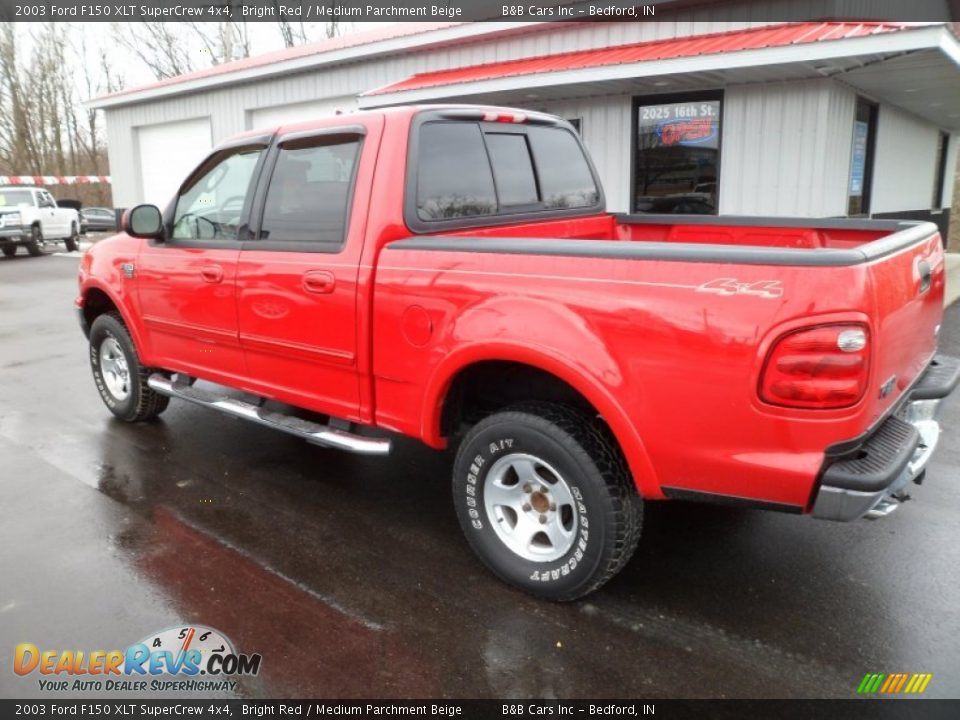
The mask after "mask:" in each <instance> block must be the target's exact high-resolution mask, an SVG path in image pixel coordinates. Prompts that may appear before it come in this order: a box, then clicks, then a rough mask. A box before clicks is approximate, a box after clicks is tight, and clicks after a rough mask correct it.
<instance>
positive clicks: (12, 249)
mask: <svg viewBox="0 0 960 720" xmlns="http://www.w3.org/2000/svg"><path fill="white" fill-rule="evenodd" d="M3 254H4V255H6V256H7V257H13V256H14V255H16V254H17V246H16V245H4V246H3Z"/></svg>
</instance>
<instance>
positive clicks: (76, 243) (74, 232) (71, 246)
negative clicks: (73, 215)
mask: <svg viewBox="0 0 960 720" xmlns="http://www.w3.org/2000/svg"><path fill="white" fill-rule="evenodd" d="M63 244H64V246H65V247H66V249H67V252H76V251H77V250H79V249H80V228H79V227H77V224H76V223H73V224H72V225H70V237H67V238H64V239H63Z"/></svg>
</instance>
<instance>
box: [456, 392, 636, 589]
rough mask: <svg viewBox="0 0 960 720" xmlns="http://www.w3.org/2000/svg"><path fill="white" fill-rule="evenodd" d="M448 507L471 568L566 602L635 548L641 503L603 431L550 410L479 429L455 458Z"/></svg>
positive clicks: (504, 415) (499, 417)
mask: <svg viewBox="0 0 960 720" xmlns="http://www.w3.org/2000/svg"><path fill="white" fill-rule="evenodd" d="M453 487H454V504H455V505H456V509H457V516H458V518H459V520H460V524H461V527H462V528H463V531H464V533H466V536H467V540H468V542H469V543H470V545H471V547H472V548H473V549H474V551H475V552H476V553H477V554H478V555H479V556H480V559H481V560H483V562H484V563H485V564H486V565H487V567H489V568H490V569H491V570H492V571H493V572H494V573H496V574H497V575H498V576H499V577H501V578H502V579H503V580H506V581H507V582H509V583H511V584H512V585H516V586H517V587H519V588H521V589H523V590H525V591H527V592H529V593H532V594H534V595H537V596H539V597H542V598H546V599H550V600H575V599H576V598H579V597H582V596H584V595H586V594H588V593H590V592H592V591H594V590H596V589H597V588H599V587H600V586H601V585H603V584H604V583H605V582H607V581H608V580H609V579H610V578H612V577H613V576H614V575H615V574H616V573H617V572H618V571H619V570H620V569H621V568H622V567H623V566H624V565H625V564H626V563H627V561H628V560H629V559H630V557H631V556H632V555H633V552H634V550H635V549H636V546H637V542H638V540H639V538H640V525H641V519H642V513H643V510H642V501H641V499H640V497H639V495H638V494H637V492H636V488H635V487H634V484H633V480H632V478H631V475H630V472H629V470H628V469H627V466H626V462H625V461H624V459H623V455H622V453H621V452H620V449H619V447H618V446H617V444H616V442H615V440H614V438H613V437H612V435H611V433H610V431H609V429H608V428H607V427H606V425H605V424H604V423H603V422H602V421H601V420H600V419H599V418H597V417H596V416H591V415H589V414H587V413H584V412H581V411H579V410H577V409H574V408H570V407H567V406H563V405H557V404H553V403H531V404H525V405H520V406H517V407H515V408H512V409H510V410H507V411H504V412H499V413H496V414H495V415H491V416H490V417H488V418H486V419H485V420H483V421H481V422H480V423H478V424H477V425H476V426H475V427H474V428H473V429H471V430H470V432H469V433H468V434H467V436H466V437H465V438H464V440H463V443H462V444H461V446H460V449H459V451H458V452H457V458H456V461H455V465H454V478H453Z"/></svg>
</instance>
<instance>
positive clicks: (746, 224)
mask: <svg viewBox="0 0 960 720" xmlns="http://www.w3.org/2000/svg"><path fill="white" fill-rule="evenodd" d="M909 225H910V223H905V222H902V221H897V220H863V219H856V218H854V219H824V220H815V219H810V218H802V219H794V218H745V217H733V216H726V217H713V216H689V215H687V216H682V217H677V216H673V215H611V214H604V215H592V216H589V217H582V218H572V219H571V218H568V219H563V220H553V221H546V222H544V221H536V222H530V223H518V224H511V225H501V226H492V227H486V228H473V229H465V230H460V231H456V232H452V233H451V232H447V233H443V234H444V235H458V236H467V237H501V238H507V237H509V238H517V237H527V238H558V239H570V240H573V239H582V240H623V241H630V242H658V243H662V242H668V243H695V244H703V245H738V246H753V247H771V248H792V249H816V248H831V249H838V250H846V249H851V248H855V247H859V246H861V245H865V244H867V243H870V242H873V241H874V240H878V239H880V238H882V237H885V236H887V235H890V234H892V233H895V232H897V231H899V230H904V229H906V228H907V227H909Z"/></svg>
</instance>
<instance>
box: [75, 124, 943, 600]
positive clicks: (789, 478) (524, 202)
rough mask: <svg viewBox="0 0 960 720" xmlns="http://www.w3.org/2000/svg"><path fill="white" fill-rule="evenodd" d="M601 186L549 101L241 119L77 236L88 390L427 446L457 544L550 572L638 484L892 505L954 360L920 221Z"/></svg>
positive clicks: (569, 585) (693, 494)
mask: <svg viewBox="0 0 960 720" xmlns="http://www.w3.org/2000/svg"><path fill="white" fill-rule="evenodd" d="M604 208H605V205H604V196H603V191H602V189H601V187H600V184H599V182H598V180H597V175H596V172H595V171H594V169H593V166H592V164H591V163H590V160H589V158H588V156H587V155H586V153H585V152H584V150H583V148H582V146H581V144H580V141H579V139H578V137H577V135H576V133H575V132H574V131H573V130H572V128H571V127H570V126H569V125H568V124H567V123H565V122H563V121H561V120H558V119H557V118H554V117H551V116H547V115H540V114H536V113H525V112H521V111H515V110H508V109H501V108H487V107H467V106H423V107H404V108H394V109H389V110H383V111H375V112H362V113H356V114H351V115H340V116H337V117H332V118H326V119H323V120H318V121H316V122H313V123H306V124H301V125H294V126H286V127H281V128H275V129H271V130H267V131H262V132H251V133H247V134H245V135H243V136H240V137H237V138H234V139H232V140H230V141H228V142H226V143H224V144H222V145H221V146H219V147H218V148H216V149H215V150H214V151H213V153H212V154H211V155H210V156H209V157H208V158H206V159H205V160H204V161H203V162H202V163H201V164H200V165H199V166H198V167H197V169H196V170H195V171H194V172H193V173H192V174H191V175H190V176H189V177H188V178H187V179H186V181H185V182H184V183H183V185H182V186H181V187H180V190H179V192H178V193H177V196H176V197H175V198H174V199H173V201H172V202H171V203H170V205H169V207H168V208H167V209H166V210H165V211H164V212H161V211H160V210H159V209H157V208H156V207H153V206H147V205H142V206H138V207H136V208H134V209H132V210H131V211H129V212H128V213H127V214H126V217H125V220H124V223H123V232H122V233H120V234H119V235H117V236H115V237H113V238H110V239H109V240H106V241H103V242H100V243H99V244H97V245H96V246H95V247H94V248H92V249H91V250H90V251H89V252H88V253H87V254H86V255H85V256H84V258H83V261H82V264H81V269H80V294H79V297H78V299H77V310H78V313H79V316H80V321H81V324H82V326H83V327H84V329H85V331H86V333H87V335H88V337H89V340H90V363H91V365H92V368H93V374H94V378H95V380H96V384H97V388H98V389H99V392H100V395H101V396H102V398H103V400H104V402H105V403H106V404H107V406H108V407H109V408H110V410H111V411H112V412H113V413H114V414H115V415H117V416H118V417H120V418H122V419H124V420H127V421H131V422H135V421H140V420H146V419H149V418H152V417H154V416H156V415H158V414H159V413H161V412H162V411H163V410H164V408H165V407H166V405H167V402H168V400H169V398H171V397H174V398H181V399H185V400H189V401H192V402H195V403H199V404H201V405H205V406H208V407H211V408H214V409H218V410H221V411H224V412H227V413H230V414H233V415H236V416H239V417H242V418H246V419H249V420H252V421H255V422H258V423H262V424H264V425H268V426H271V427H274V428H277V429H279V430H283V431H286V432H289V433H292V434H295V435H299V436H301V437H303V438H305V439H307V440H309V441H310V442H313V443H315V444H318V445H323V446H328V447H335V448H341V449H345V450H349V451H353V452H357V453H367V454H385V453H387V452H388V451H389V448H390V439H389V434H388V433H387V432H386V431H392V432H394V433H402V434H404V435H408V436H412V437H414V438H419V439H420V440H422V441H423V442H424V443H426V444H427V445H429V446H431V447H434V448H438V449H441V448H445V447H450V446H456V447H457V454H456V460H455V462H454V468H453V499H454V504H455V507H456V512H457V514H458V516H459V519H460V522H461V525H462V527H463V529H464V532H465V533H466V536H467V538H468V540H469V542H470V545H471V546H472V547H473V549H474V550H475V551H476V552H477V554H478V555H479V556H480V558H481V559H482V560H483V561H484V562H485V563H486V565H487V566H488V567H490V568H491V569H492V570H493V571H494V572H495V573H496V574H497V575H499V576H500V577H501V578H503V579H505V580H507V581H508V582H511V583H513V584H515V585H517V586H520V587H522V588H524V589H526V590H527V591H530V592H532V593H535V594H537V595H539V596H541V597H546V598H551V599H557V600H568V599H573V598H576V597H580V596H582V595H584V594H586V593H588V592H590V591H591V590H593V589H595V588H597V587H599V586H600V585H601V584H602V583H603V582H605V581H606V580H607V579H608V578H610V577H611V576H612V575H613V574H614V573H616V572H617V571H618V570H619V569H620V568H621V567H622V566H623V565H624V564H625V563H626V562H627V560H628V559H629V558H630V555H631V553H632V552H633V550H634V548H635V546H636V543H637V540H638V538H639V534H640V526H641V518H642V509H643V505H644V503H645V502H649V501H654V500H662V499H666V498H683V499H698V500H704V501H715V502H725V503H736V504H742V505H745V506H752V507H758V508H768V509H772V510H779V511H784V512H792V513H810V514H812V515H814V516H816V517H820V518H827V519H833V520H852V519H855V518H859V517H862V516H864V515H866V514H870V515H873V516H879V515H883V514H885V513H887V512H889V511H890V510H892V509H893V508H895V507H896V506H897V502H898V499H899V498H901V497H903V494H904V492H905V489H906V486H907V485H908V484H909V483H911V482H913V481H919V480H920V479H921V476H922V475H923V473H924V468H925V465H926V463H927V461H928V459H929V457H930V455H931V453H932V452H933V449H934V447H935V446H936V444H937V440H938V436H939V432H940V428H939V425H938V423H937V421H936V418H935V413H936V408H937V404H938V403H939V402H940V400H941V399H942V398H944V397H945V396H947V395H948V394H949V393H950V392H951V391H952V390H953V388H954V387H955V386H956V384H957V380H958V376H960V363H958V362H957V361H956V360H953V359H951V358H947V357H943V356H941V355H938V354H937V335H938V333H939V329H940V322H941V316H942V312H943V310H942V304H943V294H944V258H943V251H942V247H941V240H940V237H939V236H938V234H937V231H936V228H935V227H934V226H933V225H931V224H928V223H906V222H896V221H864V220H856V219H851V220H827V221H814V220H802V221H798V220H784V219H775V218H732V217H713V218H704V217H700V216H697V217H692V216H691V217H681V216H662V215H660V216H658V215H642V216H626V215H612V214H608V213H607V212H605V209H604ZM198 380H199V381H202V382H197V381H198ZM358 482H362V480H360V479H358Z"/></svg>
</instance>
